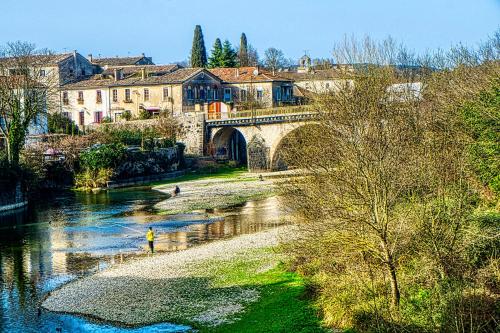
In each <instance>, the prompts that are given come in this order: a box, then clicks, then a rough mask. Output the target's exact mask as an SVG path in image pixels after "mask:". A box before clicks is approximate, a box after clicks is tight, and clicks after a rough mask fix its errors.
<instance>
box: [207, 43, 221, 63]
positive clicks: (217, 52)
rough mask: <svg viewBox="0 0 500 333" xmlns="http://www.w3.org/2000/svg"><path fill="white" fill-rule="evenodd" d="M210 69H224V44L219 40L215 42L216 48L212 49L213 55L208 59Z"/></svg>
mask: <svg viewBox="0 0 500 333" xmlns="http://www.w3.org/2000/svg"><path fill="white" fill-rule="evenodd" d="M208 67H209V68H215V67H223V62H222V43H221V41H220V39H219V38H217V39H216V40H215V43H214V46H213V48H212V53H211V54H210V57H209V58H208Z"/></svg>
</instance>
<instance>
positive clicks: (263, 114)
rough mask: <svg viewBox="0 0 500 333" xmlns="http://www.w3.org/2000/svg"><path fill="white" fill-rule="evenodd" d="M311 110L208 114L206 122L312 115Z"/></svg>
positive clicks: (278, 109)
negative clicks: (301, 114) (299, 114)
mask: <svg viewBox="0 0 500 333" xmlns="http://www.w3.org/2000/svg"><path fill="white" fill-rule="evenodd" d="M313 112H314V111H313V109H312V108H311V107H310V106H307V105H299V106H283V107H276V108H267V109H255V110H242V111H229V112H217V113H215V112H214V113H208V114H207V121H208V122H210V121H217V120H227V119H241V118H258V117H267V116H279V115H289V114H295V113H313Z"/></svg>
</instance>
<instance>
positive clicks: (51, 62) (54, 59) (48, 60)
mask: <svg viewBox="0 0 500 333" xmlns="http://www.w3.org/2000/svg"><path fill="white" fill-rule="evenodd" d="M70 57H73V53H60V54H37V55H31V56H27V59H28V62H29V63H35V64H36V65H37V66H57V64H59V63H60V62H61V61H63V60H66V59H68V58H70ZM21 59H22V57H20V58H13V57H10V58H0V63H3V64H4V65H7V66H15V65H16V63H17V64H18V63H20V62H21Z"/></svg>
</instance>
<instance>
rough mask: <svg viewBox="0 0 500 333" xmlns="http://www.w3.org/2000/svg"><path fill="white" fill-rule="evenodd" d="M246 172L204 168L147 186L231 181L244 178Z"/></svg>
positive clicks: (244, 170) (223, 168)
mask: <svg viewBox="0 0 500 333" xmlns="http://www.w3.org/2000/svg"><path fill="white" fill-rule="evenodd" d="M246 173H248V170H247V169H246V168H244V167H240V168H232V167H228V166H221V167H218V168H216V169H212V168H205V169H199V170H194V171H191V172H186V174H185V175H183V176H181V177H177V178H173V179H166V180H162V181H158V182H153V183H151V184H148V185H150V186H160V185H168V184H177V183H182V182H188V181H195V180H203V179H231V178H238V177H242V176H244V175H245V174H246Z"/></svg>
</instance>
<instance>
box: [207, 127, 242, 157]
mask: <svg viewBox="0 0 500 333" xmlns="http://www.w3.org/2000/svg"><path fill="white" fill-rule="evenodd" d="M209 149H210V155H212V156H213V157H214V158H215V159H218V160H228V161H236V162H238V163H239V164H241V165H247V159H248V156H247V140H246V138H245V136H244V134H243V133H242V132H240V131H239V130H238V129H236V128H234V127H222V128H220V129H219V130H218V131H216V132H215V133H214V135H213V137H212V140H211V142H210V148H209Z"/></svg>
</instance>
